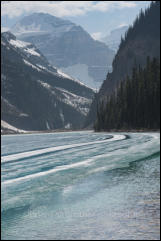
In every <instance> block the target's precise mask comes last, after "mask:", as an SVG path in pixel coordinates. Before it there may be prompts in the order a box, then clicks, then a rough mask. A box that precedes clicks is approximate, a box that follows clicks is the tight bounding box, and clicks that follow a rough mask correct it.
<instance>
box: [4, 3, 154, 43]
mask: <svg viewBox="0 0 161 241" xmlns="http://www.w3.org/2000/svg"><path fill="white" fill-rule="evenodd" d="M149 4H150V1H2V5H1V12H2V17H1V20H2V30H7V29H8V28H9V27H11V26H12V25H13V24H14V23H16V21H17V20H19V19H20V18H22V17H23V16H25V15H29V14H31V13H33V12H44V13H49V14H52V15H54V16H57V17H61V18H64V19H69V20H71V21H72V22H74V23H76V24H78V25H81V26H82V27H83V28H84V29H85V30H87V31H88V32H89V33H90V34H91V35H92V36H94V37H95V38H96V39H99V38H101V37H103V36H105V35H107V33H109V32H110V31H111V30H113V29H115V28H117V27H119V26H123V25H129V24H132V22H133V21H134V19H135V18H136V15H138V13H139V12H140V9H141V8H142V9H145V8H146V7H147V6H148V5H149Z"/></svg>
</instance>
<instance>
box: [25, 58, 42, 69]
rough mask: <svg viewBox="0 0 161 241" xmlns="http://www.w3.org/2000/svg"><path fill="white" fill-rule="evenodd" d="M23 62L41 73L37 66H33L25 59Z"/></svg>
mask: <svg viewBox="0 0 161 241" xmlns="http://www.w3.org/2000/svg"><path fill="white" fill-rule="evenodd" d="M23 61H24V63H25V64H27V65H29V66H31V67H32V68H33V69H36V70H38V71H41V70H40V69H39V68H37V67H36V66H35V65H33V64H31V63H30V62H28V61H27V60H25V59H24V60H23Z"/></svg>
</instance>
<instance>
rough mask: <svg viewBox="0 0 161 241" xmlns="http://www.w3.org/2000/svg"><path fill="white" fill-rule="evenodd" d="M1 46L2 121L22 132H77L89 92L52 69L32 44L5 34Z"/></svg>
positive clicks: (81, 84)
mask: <svg viewBox="0 0 161 241" xmlns="http://www.w3.org/2000/svg"><path fill="white" fill-rule="evenodd" d="M1 45H2V78H1V85H2V98H3V105H2V116H3V120H4V121H6V122H7V123H8V124H10V125H12V126H14V127H15V128H17V129H25V130H46V129H57V128H66V127H69V126H70V127H71V128H80V126H81V124H82V123H83V120H84V118H85V116H86V115H87V113H88V111H89V108H90V104H91V101H92V98H93V95H94V92H93V90H92V89H90V88H89V87H87V86H85V85H84V84H83V83H81V82H80V81H79V80H77V79H74V78H72V77H70V76H68V75H67V74H64V73H63V72H62V71H61V70H59V69H57V68H55V67H53V66H52V65H51V64H49V62H48V61H47V60H46V58H45V57H44V56H43V55H42V54H41V52H40V51H39V50H38V49H37V48H36V47H35V46H34V45H33V44H30V43H28V42H24V41H20V40H17V39H16V38H15V36H14V35H12V34H11V33H9V32H7V33H3V34H2V42H1ZM7 102H8V103H9V104H7ZM14 109H16V112H15V111H14ZM17 110H18V111H17ZM14 113H17V114H16V115H15V114H14ZM20 113H22V115H20ZM23 113H24V115H23Z"/></svg>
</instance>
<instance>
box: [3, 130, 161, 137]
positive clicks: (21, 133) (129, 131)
mask: <svg viewBox="0 0 161 241" xmlns="http://www.w3.org/2000/svg"><path fill="white" fill-rule="evenodd" d="M81 131H82V132H83V131H93V132H94V133H123V132H127V133H145V132H146V133H152V132H156V133H160V129H139V130H137V129H132V130H127V129H122V130H116V129H112V130H108V131H107V130H101V131H95V130H94V129H78V130H63V129H57V130H50V131H49V130H45V131H26V132H15V133H13V132H12V133H11V132H7V131H6V133H1V136H7V135H25V134H52V133H63V132H66V133H68V132H81Z"/></svg>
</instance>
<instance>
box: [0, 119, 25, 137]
mask: <svg viewBox="0 0 161 241" xmlns="http://www.w3.org/2000/svg"><path fill="white" fill-rule="evenodd" d="M4 129H7V130H11V131H14V132H18V133H27V131H25V130H22V129H18V128H16V127H14V126H12V125H10V124H8V123H7V122H6V121H3V120H1V133H2V134H3V132H4Z"/></svg>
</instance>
